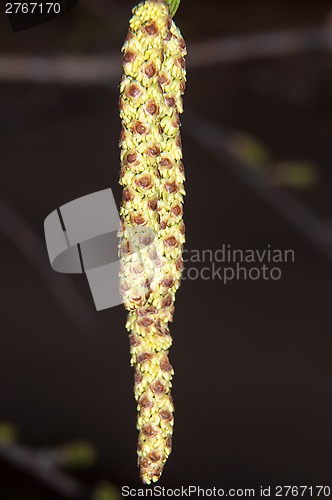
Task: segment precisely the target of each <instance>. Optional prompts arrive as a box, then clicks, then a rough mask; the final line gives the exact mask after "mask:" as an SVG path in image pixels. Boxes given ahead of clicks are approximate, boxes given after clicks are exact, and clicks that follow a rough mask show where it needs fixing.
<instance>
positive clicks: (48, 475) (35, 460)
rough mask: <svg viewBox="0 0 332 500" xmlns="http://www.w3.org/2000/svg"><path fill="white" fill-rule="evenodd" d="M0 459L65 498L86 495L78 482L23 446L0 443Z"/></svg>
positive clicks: (84, 496)
mask: <svg viewBox="0 0 332 500" xmlns="http://www.w3.org/2000/svg"><path fill="white" fill-rule="evenodd" d="M0 459H2V460H5V461H6V462H8V463H10V464H12V465H14V466H15V467H18V468H19V469H21V470H24V472H27V473H28V474H30V475H31V476H33V477H35V478H36V479H38V480H39V481H41V482H43V483H45V484H47V485H48V486H49V487H50V488H52V489H53V490H55V491H57V492H58V493H60V494H61V495H63V496H65V497H67V498H86V497H87V491H86V490H85V488H84V487H83V485H82V484H81V483H80V482H78V481H77V480H76V479H74V478H73V477H71V476H70V475H69V474H66V473H64V472H61V471H59V470H57V469H56V468H55V467H53V466H52V465H50V463H49V462H47V461H45V460H42V459H41V458H40V457H39V456H38V454H36V453H35V452H34V451H33V450H31V449H29V448H27V447H25V446H21V445H18V444H3V443H0Z"/></svg>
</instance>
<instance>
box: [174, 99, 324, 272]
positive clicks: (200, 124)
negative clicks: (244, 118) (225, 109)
mask: <svg viewBox="0 0 332 500" xmlns="http://www.w3.org/2000/svg"><path fill="white" fill-rule="evenodd" d="M183 122H184V127H183V132H184V134H186V135H188V136H189V137H190V138H191V139H193V140H195V142H196V143H197V144H199V145H200V146H201V147H203V148H204V149H205V150H206V151H208V152H209V154H210V155H211V156H213V157H214V158H215V159H216V160H217V162H219V163H221V162H222V165H223V167H224V168H228V169H229V170H230V171H231V172H232V173H234V174H235V175H236V176H237V177H239V178H240V179H241V180H242V181H243V182H245V183H246V184H247V185H248V186H250V187H251V188H252V189H253V190H254V191H255V193H256V194H257V195H258V196H259V197H260V198H262V199H263V200H264V201H265V202H267V203H268V204H269V205H270V206H272V207H273V208H274V209H275V210H276V211H277V212H279V214H281V215H282V216H283V217H284V218H285V219H286V220H287V221H288V222H289V223H291V224H292V225H293V226H294V227H295V228H296V229H297V230H298V231H299V232H300V233H301V234H303V235H304V236H305V237H306V238H307V239H308V240H309V241H310V242H311V243H312V244H313V245H314V246H315V247H316V249H317V250H318V251H319V252H320V253H321V254H323V255H324V256H325V257H326V258H327V259H328V260H329V261H330V262H332V229H331V226H330V225H329V224H325V223H324V222H323V221H322V220H321V219H320V218H319V217H318V216H317V215H316V214H315V213H314V212H312V211H311V210H310V209H309V208H308V207H306V206H305V205H304V204H303V203H301V201H299V200H298V199H297V198H295V197H294V196H293V195H292V194H291V193H289V192H288V191H286V190H285V189H283V188H281V187H279V186H275V185H273V184H272V182H271V180H270V178H269V177H268V175H267V174H265V173H264V172H263V171H262V170H259V171H258V170H253V169H252V167H251V166H250V165H248V164H246V162H245V161H243V160H242V159H240V158H239V157H238V156H237V154H236V152H235V150H234V146H233V144H232V133H229V132H225V131H222V130H220V129H219V128H218V127H216V126H214V125H213V124H211V123H210V122H208V121H206V120H204V119H203V118H201V117H200V116H197V115H196V114H195V113H192V112H189V110H188V109H186V113H185V116H184V119H183Z"/></svg>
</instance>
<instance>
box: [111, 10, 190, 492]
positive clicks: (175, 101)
mask: <svg viewBox="0 0 332 500" xmlns="http://www.w3.org/2000/svg"><path fill="white" fill-rule="evenodd" d="M122 50H123V60H124V62H123V73H124V74H123V78H122V81H121V84H120V92H121V95H120V117H121V120H122V132H121V140H120V147H121V176H120V184H121V185H122V186H123V200H122V205H121V210H120V216H121V229H120V231H119V236H120V265H121V268H120V288H121V293H122V297H123V302H124V305H125V307H126V309H127V310H128V311H129V313H128V320H127V324H126V328H127V329H128V331H129V332H130V335H129V338H130V351H131V364H132V365H133V366H134V367H135V398H136V400H137V410H138V419H137V428H138V430H139V438H138V451H137V453H138V465H139V466H140V471H141V478H142V480H143V482H144V483H147V484H150V483H151V481H153V482H154V481H157V480H158V479H159V477H160V475H161V473H162V470H163V466H164V464H165V462H166V459H167V457H168V456H169V454H170V452H171V448H172V439H171V438H172V433H173V420H174V419H173V412H174V407H173V402H172V397H171V394H170V389H171V385H172V384H171V379H172V376H173V368H172V366H171V364H170V362H169V359H168V350H169V347H170V346H171V343H172V338H171V335H170V332H169V329H168V323H169V322H170V321H172V319H173V313H174V301H175V292H176V290H177V289H178V287H179V285H180V279H181V271H182V248H183V244H184V240H185V237H184V224H183V220H182V216H183V210H182V203H183V196H184V194H185V192H184V187H183V182H184V170H183V166H182V162H181V159H182V149H181V139H180V132H179V128H180V120H179V114H180V113H182V94H183V92H184V88H185V80H186V76H185V63H184V57H185V55H186V49H185V44H184V40H183V38H182V36H181V34H180V31H179V30H178V28H177V27H176V25H175V24H174V22H173V21H172V19H171V17H170V14H169V8H168V6H167V4H166V3H164V2H163V1H157V0H154V1H153V0H149V1H145V2H142V3H140V4H139V5H138V6H137V7H135V8H134V9H133V17H132V18H131V20H130V29H129V33H128V36H127V39H126V41H125V43H124V46H123V49H122Z"/></svg>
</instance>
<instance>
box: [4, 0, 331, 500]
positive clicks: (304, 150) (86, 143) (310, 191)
mask: <svg viewBox="0 0 332 500" xmlns="http://www.w3.org/2000/svg"><path fill="white" fill-rule="evenodd" d="M132 6H133V4H132V2H130V1H128V0H125V1H124V0H122V1H120V0H84V1H83V0H81V1H80V3H79V5H78V6H77V7H75V8H74V9H72V10H71V11H70V12H69V13H68V14H66V15H65V16H62V17H61V18H59V19H56V20H54V21H52V22H49V23H47V24H44V25H41V26H38V27H35V28H33V29H29V30H26V31H21V32H17V33H12V32H11V29H10V25H9V22H8V19H6V17H5V15H4V14H3V13H2V15H1V16H0V109H1V111H0V116H1V120H0V143H1V147H0V152H1V196H2V201H1V226H0V231H1V269H2V271H1V285H2V301H1V309H2V312H1V323H2V327H1V349H0V420H1V424H0V499H1V500H2V499H3V500H16V499H19V500H28V499H33V500H39V499H47V500H48V499H49V500H53V499H54V500H55V499H61V498H82V499H83V498H90V499H92V498H93V499H102V500H107V499H112V498H116V496H117V491H119V490H120V488H121V486H122V485H129V486H131V487H140V486H141V484H140V480H139V476H138V470H137V468H136V439H137V434H136V429H135V423H136V408H135V401H134V398H133V392H132V391H133V389H132V385H133V371H132V369H131V367H130V365H129V345H128V338H127V334H126V330H125V327H124V324H125V318H126V313H125V311H124V310H123V308H122V306H118V307H116V308H113V309H109V310H105V311H101V312H98V313H97V312H96V311H95V310H94V306H93V302H92V299H91V295H90V291H89V288H88V283H87V281H86V279H85V278H84V277H83V276H82V275H81V276H80V275H60V274H56V273H55V272H53V271H52V269H51V267H50V266H49V263H48V258H47V253H46V247H45V244H44V240H43V221H44V219H45V217H46V216H47V215H48V214H49V213H50V212H51V211H53V210H54V209H55V208H56V207H58V206H60V205H62V204H64V203H66V202H68V201H71V200H73V199H75V198H78V197H80V196H83V195H85V194H89V193H92V192H94V191H98V190H101V189H105V188H107V187H111V188H112V190H113V193H114V195H115V197H116V201H117V203H118V204H119V203H120V199H121V190H120V187H119V186H118V184H117V182H118V174H119V151H118V137H119V131H120V121H119V118H118V109H117V100H118V81H119V78H120V66H119V64H120V63H119V61H120V59H119V52H120V48H121V45H122V42H123V39H124V37H125V35H126V32H127V23H128V20H129V17H130V13H131V7H132ZM176 22H177V24H178V25H179V26H180V27H181V30H182V33H183V35H184V37H185V39H186V41H187V43H188V51H189V55H188V86H187V91H186V94H185V113H184V115H183V120H182V138H183V149H184V163H185V167H186V174H187V183H186V189H187V198H186V203H185V221H186V228H187V244H186V248H187V249H188V250H190V249H198V250H199V249H201V250H202V249H212V250H217V249H220V248H222V245H223V244H225V245H231V246H232V247H233V248H240V249H243V250H246V249H258V250H264V248H266V247H267V246H268V245H271V247H272V248H277V249H281V250H283V249H293V250H294V252H295V262H294V263H287V264H283V265H282V266H281V267H282V278H281V279H280V280H278V281H271V280H270V281H266V280H263V279H260V280H257V281H252V280H246V281H245V280H234V281H232V282H230V283H228V284H227V285H225V284H224V283H223V282H221V281H220V280H209V281H204V280H202V279H198V280H194V281H190V280H185V281H184V282H183V285H182V287H181V289H180V290H179V292H178V294H177V300H176V314H175V320H174V323H173V325H172V335H173V338H174V344H173V347H172V351H171V355H170V358H171V361H172V364H173V365H174V367H175V372H176V375H175V378H174V391H173V393H174V400H175V405H176V414H175V433H174V449H173V453H172V455H171V457H170V459H169V460H168V463H167V465H166V468H165V470H164V473H163V476H162V478H161V480H160V483H159V484H160V485H161V486H165V487H169V488H171V487H176V486H179V485H185V486H188V485H190V484H196V485H199V486H201V487H213V486H215V487H217V488H257V490H258V488H259V486H260V485H264V486H269V485H271V486H274V485H308V486H311V485H330V486H332V473H331V465H332V463H331V445H332V437H331V418H332V403H331V400H332V398H331V389H332V367H331V347H332V340H331V279H332V206H331V187H332V173H331V163H332V148H331V133H332V59H331V48H332V25H331V23H332V4H331V2H330V1H327V0H320V1H309V0H308V1H303V0H301V1H296V0H269V2H266V1H262V0H251V1H250V2H248V1H244V0H242V1H241V0H236V1H234V0H232V1H230V0H223V1H222V2H221V1H220V0H216V1H213V0H208V1H205V2H200V1H197V0H190V1H189V0H182V2H181V5H180V8H179V11H178V13H177V15H176ZM191 49H192V50H191ZM68 57H69V58H71V59H70V61H69V63H68ZM66 61H67V63H66ZM55 65H56V68H57V69H54V66H55ZM91 65H92V66H91ZM73 68H74V70H73ZM100 485H101V486H100Z"/></svg>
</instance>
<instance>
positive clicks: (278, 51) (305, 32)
mask: <svg viewBox="0 0 332 500" xmlns="http://www.w3.org/2000/svg"><path fill="white" fill-rule="evenodd" d="M324 50H327V51H330V50H332V27H316V28H314V27H312V28H305V29H299V30H284V31H273V32H268V33H258V34H253V35H243V36H234V37H230V38H225V39H218V38H217V39H214V40H206V41H203V42H199V43H197V42H196V43H192V44H191V45H190V46H189V49H188V54H189V58H188V60H189V66H190V68H191V69H192V68H202V67H206V66H211V65H215V64H230V63H239V62H244V61H250V60H253V59H261V58H272V57H284V56H290V55H295V54H303V53H309V52H316V51H324Z"/></svg>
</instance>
